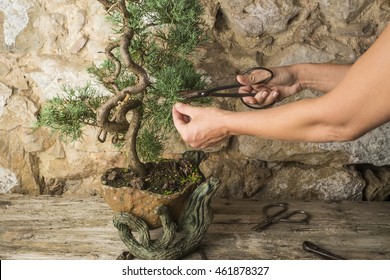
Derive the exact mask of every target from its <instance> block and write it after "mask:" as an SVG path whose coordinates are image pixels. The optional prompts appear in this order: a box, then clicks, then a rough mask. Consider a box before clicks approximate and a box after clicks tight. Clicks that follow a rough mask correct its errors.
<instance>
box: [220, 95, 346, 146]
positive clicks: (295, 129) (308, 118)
mask: <svg viewBox="0 0 390 280" xmlns="http://www.w3.org/2000/svg"><path fill="white" fill-rule="evenodd" d="M323 102H326V100H324V101H322V100H320V99H319V98H316V99H305V100H301V101H298V102H293V103H290V104H286V105H283V106H280V107H276V108H272V109H267V110H258V111H249V112H227V114H226V115H225V117H224V121H223V124H225V126H224V127H225V132H226V133H227V134H229V135H251V136H257V137H261V138H268V139H278V140H290V141H304V142H329V141H345V140H348V139H347V137H346V136H345V135H343V132H342V131H343V130H342V125H340V127H338V126H337V125H336V124H337V120H335V119H333V118H332V117H331V116H329V117H328V118H327V117H326V116H325V115H326V114H327V112H326V111H325V110H326V109H325V108H323V107H322V106H323V105H322V104H321V103H323Z"/></svg>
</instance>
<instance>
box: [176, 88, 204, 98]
mask: <svg viewBox="0 0 390 280" xmlns="http://www.w3.org/2000/svg"><path fill="white" fill-rule="evenodd" d="M177 94H178V95H180V96H182V97H183V98H186V99H193V98H201V97H206V96H207V93H206V91H205V90H199V89H195V90H182V91H179V92H177Z"/></svg>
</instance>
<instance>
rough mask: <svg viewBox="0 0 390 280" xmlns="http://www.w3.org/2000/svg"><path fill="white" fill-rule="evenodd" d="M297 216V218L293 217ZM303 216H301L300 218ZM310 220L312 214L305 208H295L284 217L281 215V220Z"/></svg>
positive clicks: (297, 221) (303, 221)
mask: <svg viewBox="0 0 390 280" xmlns="http://www.w3.org/2000/svg"><path fill="white" fill-rule="evenodd" d="M294 216H296V217H295V218H293V217H294ZM300 216H301V218H299V217H300ZM309 220H310V214H309V213H308V212H306V211H304V210H294V211H291V212H288V213H286V215H284V216H283V217H280V219H279V221H281V222H287V223H308V222H309Z"/></svg>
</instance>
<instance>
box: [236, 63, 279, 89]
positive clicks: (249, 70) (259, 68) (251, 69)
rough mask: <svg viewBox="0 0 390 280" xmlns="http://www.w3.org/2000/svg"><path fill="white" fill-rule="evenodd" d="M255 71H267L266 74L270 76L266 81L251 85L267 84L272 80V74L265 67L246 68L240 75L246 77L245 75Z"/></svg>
mask: <svg viewBox="0 0 390 280" xmlns="http://www.w3.org/2000/svg"><path fill="white" fill-rule="evenodd" d="M255 70H264V71H267V72H268V73H270V74H271V76H269V77H268V78H267V79H264V80H261V81H260V82H257V83H254V84H253V85H257V84H263V83H267V82H269V81H270V80H272V78H273V77H274V72H272V70H271V69H268V68H265V67H261V66H256V67H251V68H248V69H246V70H245V71H244V72H243V73H242V74H243V75H246V74H248V73H250V72H253V71H255Z"/></svg>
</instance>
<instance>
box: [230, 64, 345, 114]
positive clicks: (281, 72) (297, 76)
mask: <svg viewBox="0 0 390 280" xmlns="http://www.w3.org/2000/svg"><path fill="white" fill-rule="evenodd" d="M350 68H351V65H350V64H348V65H347V64H329V63H328V64H311V63H304V64H294V65H289V66H280V67H273V68H271V70H272V71H273V72H274V78H273V79H272V80H271V81H269V82H268V83H267V87H266V88H265V87H263V86H262V85H253V86H252V84H254V83H256V81H259V80H261V75H260V74H261V73H259V71H253V72H252V73H251V74H250V75H248V76H242V75H239V76H238V77H237V80H238V81H239V82H240V83H241V84H244V85H247V86H243V87H241V88H240V92H242V93H247V92H252V93H257V94H256V96H255V97H245V98H244V99H243V100H244V102H247V103H250V104H256V105H259V106H263V105H268V104H271V103H274V102H275V101H277V100H279V101H280V100H282V99H284V98H286V97H289V96H290V95H293V94H295V93H297V92H299V91H301V90H303V89H312V90H318V91H322V92H328V91H331V90H332V89H334V88H335V87H336V86H337V85H338V84H339V82H340V81H341V80H342V79H343V78H344V76H345V75H346V73H347V72H348V70H349V69H350Z"/></svg>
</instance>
